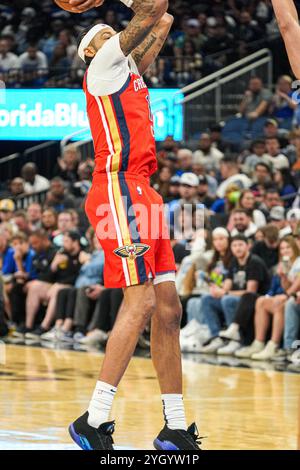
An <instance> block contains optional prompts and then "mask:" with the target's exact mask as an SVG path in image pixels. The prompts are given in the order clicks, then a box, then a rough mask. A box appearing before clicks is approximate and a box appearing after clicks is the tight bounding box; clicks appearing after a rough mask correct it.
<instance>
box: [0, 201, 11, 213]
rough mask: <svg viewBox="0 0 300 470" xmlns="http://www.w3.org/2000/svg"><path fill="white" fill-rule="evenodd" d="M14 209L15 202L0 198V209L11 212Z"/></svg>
mask: <svg viewBox="0 0 300 470" xmlns="http://www.w3.org/2000/svg"><path fill="white" fill-rule="evenodd" d="M14 210H15V203H14V201H12V200H11V199H2V200H1V201H0V211H2V212H13V211H14Z"/></svg>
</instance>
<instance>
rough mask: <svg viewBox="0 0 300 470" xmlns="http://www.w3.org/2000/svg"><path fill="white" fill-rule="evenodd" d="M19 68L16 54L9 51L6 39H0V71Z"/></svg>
mask: <svg viewBox="0 0 300 470" xmlns="http://www.w3.org/2000/svg"><path fill="white" fill-rule="evenodd" d="M17 68H19V59H18V56H17V55H16V54H13V53H12V52H10V51H9V42H8V40H7V39H0V72H8V71H9V70H10V69H17Z"/></svg>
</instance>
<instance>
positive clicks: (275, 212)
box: [270, 206, 285, 221]
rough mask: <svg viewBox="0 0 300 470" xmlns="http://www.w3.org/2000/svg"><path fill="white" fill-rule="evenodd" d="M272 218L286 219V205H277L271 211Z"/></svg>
mask: <svg viewBox="0 0 300 470" xmlns="http://www.w3.org/2000/svg"><path fill="white" fill-rule="evenodd" d="M270 219H271V220H278V221H280V220H284V219H285V210H284V207H281V206H275V207H273V208H272V209H271V211H270Z"/></svg>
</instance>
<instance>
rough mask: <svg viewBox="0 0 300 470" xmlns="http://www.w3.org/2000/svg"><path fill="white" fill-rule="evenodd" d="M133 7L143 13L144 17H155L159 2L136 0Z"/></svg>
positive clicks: (135, 11)
mask: <svg viewBox="0 0 300 470" xmlns="http://www.w3.org/2000/svg"><path fill="white" fill-rule="evenodd" d="M131 9H132V10H133V11H134V13H139V12H140V13H143V15H144V17H146V16H150V17H153V16H156V14H157V4H156V2H155V0H134V2H133V4H132V6H131Z"/></svg>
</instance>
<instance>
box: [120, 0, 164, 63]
mask: <svg viewBox="0 0 300 470" xmlns="http://www.w3.org/2000/svg"><path fill="white" fill-rule="evenodd" d="M124 3H125V2H124ZM130 8H132V10H133V11H134V13H135V15H134V17H133V18H132V20H131V21H130V23H129V24H128V26H127V28H126V29H124V31H122V32H121V33H120V46H121V49H122V51H123V53H124V54H125V55H126V56H128V55H129V54H130V53H131V52H132V51H133V50H134V49H135V48H136V47H138V46H139V45H140V44H141V43H142V42H143V41H144V39H145V38H146V37H147V36H148V34H149V33H150V31H151V30H152V29H153V28H154V26H155V24H156V23H157V22H158V21H159V20H160V18H161V17H162V16H163V15H164V13H166V11H167V9H168V0H133V3H132V4H130Z"/></svg>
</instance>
